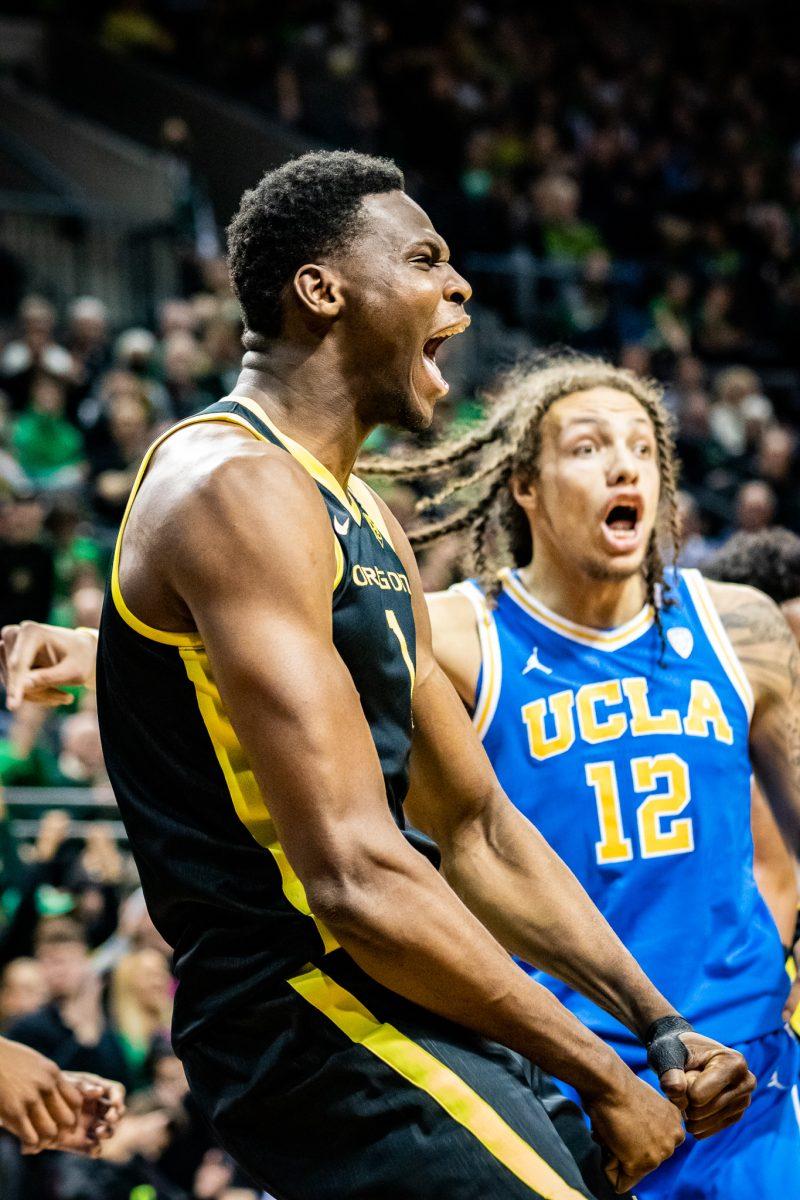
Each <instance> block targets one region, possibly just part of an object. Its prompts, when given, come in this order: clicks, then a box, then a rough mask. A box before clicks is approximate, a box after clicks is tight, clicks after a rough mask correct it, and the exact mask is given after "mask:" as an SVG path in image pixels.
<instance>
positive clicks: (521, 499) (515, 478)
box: [508, 475, 536, 519]
mask: <svg viewBox="0 0 800 1200" xmlns="http://www.w3.org/2000/svg"><path fill="white" fill-rule="evenodd" d="M508 486H509V488H510V489H511V495H512V496H513V497H514V499H515V500H516V502H517V504H518V505H519V506H520V508H521V509H524V511H525V512H526V513H527V515H528V518H529V519H530V518H531V517H533V516H534V514H535V513H536V481H535V479H527V478H525V477H524V476H522V475H512V476H511V482H510V483H509V485H508Z"/></svg>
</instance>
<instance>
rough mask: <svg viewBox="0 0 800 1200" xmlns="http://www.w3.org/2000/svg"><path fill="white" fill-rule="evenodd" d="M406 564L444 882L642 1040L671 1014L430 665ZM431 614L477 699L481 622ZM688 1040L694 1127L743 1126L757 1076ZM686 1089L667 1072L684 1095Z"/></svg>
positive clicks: (423, 811)
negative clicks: (506, 783) (517, 800)
mask: <svg viewBox="0 0 800 1200" xmlns="http://www.w3.org/2000/svg"><path fill="white" fill-rule="evenodd" d="M395 528H396V527H395ZM396 532H397V536H398V538H402V536H403V535H402V532H401V531H399V529H396ZM406 559H407V566H408V574H409V578H410V579H411V580H412V581H413V584H412V590H413V593H414V599H415V605H416V611H417V613H418V630H417V656H418V664H417V667H418V670H417V688H416V703H415V706H414V720H415V726H416V737H415V741H414V751H413V755H412V772H411V795H410V797H409V803H408V805H407V807H408V811H409V815H410V817H411V819H412V820H413V821H415V822H416V823H417V824H418V825H419V826H420V827H421V828H423V829H424V830H426V831H427V832H428V833H430V834H431V836H433V837H434V838H435V840H436V841H437V842H438V843H439V846H440V848H441V850H442V857H443V870H444V872H445V874H446V877H447V879H448V880H449V882H450V883H451V884H452V885H453V888H454V889H455V890H456V891H457V892H458V894H459V895H460V896H461V898H462V899H463V900H464V902H465V903H466V904H467V905H468V906H469V907H470V908H471V909H472V911H474V912H475V913H477V914H478V916H479V917H480V918H481V920H482V921H483V922H484V924H485V925H486V926H487V927H488V928H489V929H491V931H492V932H493V933H494V934H495V936H496V937H497V939H498V940H499V941H500V942H501V943H502V944H503V945H505V946H506V947H507V948H508V949H509V950H511V951H513V952H514V953H516V954H519V955H520V956H521V957H522V958H524V959H526V960H527V961H528V962H531V963H533V964H535V965H536V966H539V967H542V968H543V969H545V970H547V971H548V972H549V973H550V974H552V975H555V976H557V977H558V978H560V979H563V980H564V981H565V982H567V983H568V984H570V986H572V987H574V988H575V989H576V990H578V991H580V992H582V993H583V994H584V995H587V996H589V997H590V998H591V999H593V1000H595V1001H596V1002H597V1003H598V1004H600V1005H602V1006H603V1007H604V1008H606V1009H607V1010H608V1011H610V1012H612V1013H613V1014H614V1015H615V1016H616V1017H617V1018H618V1019H619V1020H621V1021H623V1022H624V1023H625V1024H626V1025H628V1027H629V1028H630V1029H632V1030H634V1031H635V1032H636V1033H637V1034H638V1035H639V1036H640V1037H641V1036H642V1035H643V1031H644V1030H645V1028H646V1026H647V1024H648V1023H649V1022H650V1021H651V1020H653V1019H655V1018H656V1017H658V1016H661V1015H663V1014H664V1013H667V1012H670V1011H672V1010H671V1009H670V1007H669V1005H668V1004H667V1002H666V1000H664V998H663V997H662V996H661V995H660V994H659V993H658V992H657V990H656V989H655V988H654V987H653V986H652V984H651V983H650V982H649V980H648V979H647V977H646V976H645V975H644V973H643V972H642V970H641V969H640V967H639V966H638V965H637V963H636V962H635V960H634V959H633V958H632V957H631V955H630V954H629V953H628V951H627V950H626V949H625V947H624V946H623V945H622V943H621V942H620V941H619V939H618V938H617V937H616V935H615V934H614V933H613V931H612V930H611V928H610V926H608V924H607V923H606V922H605V920H604V919H603V917H602V916H601V915H600V913H599V912H598V911H597V910H596V908H595V907H594V905H593V904H592V903H591V901H590V900H589V897H588V896H587V895H586V893H585V892H584V890H583V888H582V887H581V885H580V884H579V883H578V881H577V880H576V879H575V877H574V875H573V874H572V872H571V871H569V869H568V868H567V867H566V866H565V864H564V863H563V862H562V861H561V860H560V859H559V858H558V856H557V855H556V854H555V852H554V851H553V850H552V849H551V848H550V847H549V846H548V845H547V843H546V842H545V841H544V839H543V838H542V837H541V835H540V834H539V833H538V831H537V830H536V829H534V827H533V826H532V825H531V824H530V823H529V822H528V821H526V820H525V818H524V817H522V816H521V814H520V813H519V812H518V811H517V810H516V809H515V808H514V807H513V805H512V804H511V802H510V801H509V800H508V798H507V797H506V796H505V794H504V793H503V792H502V790H501V788H500V785H499V783H498V782H497V780H496V778H495V776H494V774H493V772H492V771H491V767H490V764H489V762H488V759H487V758H486V756H485V754H484V752H483V748H482V747H481V746H480V744H479V742H478V740H477V738H476V737H475V736H474V732H473V730H472V727H471V725H470V723H469V720H468V718H467V715H466V713H465V712H464V711H463V707H462V705H461V704H459V703H458V701H457V699H456V697H455V695H454V693H453V689H452V687H451V686H450V685H449V683H448V681H447V680H446V679H445V677H444V672H443V670H442V669H441V668H440V667H439V666H438V665H437V664H436V663H435V662H433V657H432V653H431V645H432V643H431V635H430V632H429V625H428V620H427V614H426V613H425V611H424V604H423V601H422V596H421V587H420V584H419V580H418V576H417V574H416V571H415V569H414V565H413V560H412V556H411V554H410V551H407V552H406ZM433 608H434V611H435V612H436V614H437V620H436V632H435V635H434V637H433V645H434V646H435V649H436V652H437V654H441V655H442V657H443V660H444V662H445V665H446V666H447V670H448V672H450V671H452V672H453V674H454V678H455V681H456V683H457V686H458V688H459V691H460V692H461V694H462V698H463V699H464V700H465V701H466V702H467V704H470V703H471V702H472V700H473V699H474V690H475V680H476V676H477V659H476V637H477V635H476V633H475V629H474V617H472V618H470V615H469V608H468V606H467V602H466V601H465V600H464V598H463V597H460V596H458V595H457V594H449V595H447V594H445V595H442V596H439V597H437V598H436V599H435V600H434V602H433ZM470 621H471V623H472V624H471V625H470ZM451 622H452V624H451ZM448 625H451V627H450V629H449V631H448V628H447V626H448ZM682 1039H683V1041H684V1043H685V1045H686V1046H687V1048H688V1049H689V1051H690V1057H689V1061H688V1066H689V1068H690V1074H691V1076H692V1078H691V1082H690V1084H689V1090H688V1097H689V1109H688V1118H689V1119H688V1121H687V1127H688V1128H689V1129H690V1130H691V1132H693V1133H695V1134H697V1135H700V1136H702V1135H704V1134H708V1133H711V1132H714V1131H715V1130H717V1129H720V1128H723V1127H724V1126H725V1125H726V1124H730V1123H732V1122H733V1121H734V1120H737V1119H738V1117H739V1116H740V1115H741V1113H742V1112H743V1111H744V1108H745V1107H746V1106H747V1104H748V1103H749V1096H750V1094H751V1092H752V1088H753V1086H754V1084H755V1080H754V1078H753V1076H752V1075H751V1074H750V1073H749V1072H748V1070H747V1066H746V1064H745V1062H744V1060H743V1059H742V1057H741V1055H738V1054H736V1053H735V1052H733V1051H730V1050H728V1049H727V1048H725V1047H722V1046H720V1045H719V1044H718V1043H716V1042H713V1041H712V1040H711V1039H708V1038H704V1037H702V1036H701V1035H699V1034H696V1033H692V1034H684V1035H682ZM694 1070H699V1071H700V1075H699V1076H695V1075H694V1073H693V1072H694ZM684 1083H685V1080H684V1079H680V1080H675V1079H674V1078H673V1077H671V1076H670V1077H667V1076H664V1077H662V1086H663V1087H664V1088H665V1090H666V1091H668V1092H669V1093H670V1094H673V1095H675V1096H676V1099H677V1098H678V1093H679V1091H680V1088H681V1087H683V1086H684Z"/></svg>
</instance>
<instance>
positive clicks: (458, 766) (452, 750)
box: [406, 663, 499, 850]
mask: <svg viewBox="0 0 800 1200" xmlns="http://www.w3.org/2000/svg"><path fill="white" fill-rule="evenodd" d="M498 789H499V784H498V783H497V779H496V777H495V774H494V772H493V770H492V767H491V764H490V762H489V759H488V758H487V756H486V752H485V751H484V749H483V746H482V745H481V743H480V741H479V740H478V737H477V735H476V733H475V730H474V728H473V726H472V723H471V721H470V719H469V716H468V715H467V712H466V710H465V708H464V706H463V704H462V703H461V701H460V699H459V698H458V695H457V693H456V691H455V689H454V688H453V685H452V684H451V683H450V681H449V679H448V678H447V676H446V675H445V674H444V672H443V671H442V669H441V667H439V666H438V665H437V664H436V663H433V664H432V666H431V668H430V670H429V671H428V672H427V673H426V676H425V678H424V682H423V683H422V684H421V685H420V686H419V687H418V688H417V689H416V691H415V698H414V740H413V743H412V748H411V763H410V771H409V793H408V798H407V800H406V812H407V814H408V816H409V818H410V819H411V820H412V821H413V822H414V824H415V825H417V826H419V828H420V829H422V830H423V831H424V832H425V833H428V834H430V836H431V837H433V838H434V839H435V840H436V841H437V842H438V843H439V845H440V846H441V847H442V849H443V850H445V849H446V846H447V843H448V842H449V841H452V840H453V839H454V837H455V836H456V835H457V833H458V831H459V830H460V829H462V828H463V827H464V826H465V825H468V824H470V823H471V822H474V821H476V820H479V819H480V818H481V817H482V815H483V814H484V812H485V810H486V808H487V805H488V803H489V801H490V799H491V798H492V797H494V796H495V795H496V793H497V791H498Z"/></svg>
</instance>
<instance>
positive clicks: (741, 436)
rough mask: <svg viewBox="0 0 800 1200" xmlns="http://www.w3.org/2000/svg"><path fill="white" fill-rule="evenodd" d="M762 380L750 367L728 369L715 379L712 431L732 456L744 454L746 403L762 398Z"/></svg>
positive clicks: (745, 445)
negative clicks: (755, 397)
mask: <svg viewBox="0 0 800 1200" xmlns="http://www.w3.org/2000/svg"><path fill="white" fill-rule="evenodd" d="M762 395H763V389H762V387H761V381H760V380H759V378H758V376H757V375H756V373H755V371H751V370H750V369H749V368H748V367H727V368H726V369H725V370H724V371H720V372H719V374H718V375H717V377H716V379H715V380H714V403H713V407H712V410H711V432H712V433H713V434H714V437H715V438H716V439H717V441H718V442H719V443H720V445H721V446H722V447H723V448H724V449H725V450H726V451H727V452H728V454H731V455H742V454H744V452H745V450H746V448H747V444H746V422H747V410H746V407H745V401H746V400H747V399H748V398H749V397H751V396H762Z"/></svg>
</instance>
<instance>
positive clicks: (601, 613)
mask: <svg viewBox="0 0 800 1200" xmlns="http://www.w3.org/2000/svg"><path fill="white" fill-rule="evenodd" d="M520 578H521V579H522V582H523V584H524V585H525V587H526V588H527V590H528V591H529V592H530V593H531V595H532V596H535V597H536V599H537V600H539V601H540V602H541V603H542V604H544V605H546V606H547V608H549V609H552V611H553V612H556V613H558V614H559V615H560V616H562V617H566V618H567V620H568V621H574V622H575V623H576V624H578V625H585V626H586V627H587V628H589V629H614V628H616V627H617V626H618V625H624V624H625V623H626V621H630V620H632V618H633V617H635V616H636V614H637V613H638V612H640V611H641V609H642V607H643V605H644V602H645V599H646V595H647V593H646V589H645V583H644V579H643V578H642V576H641V574H640V573H638V572H637V573H636V574H635V575H630V576H628V577H627V578H625V579H595V578H592V577H591V576H590V575H588V574H586V573H585V572H584V571H582V570H581V569H580V567H576V566H575V564H574V563H570V564H566V563H564V562H559V560H558V559H557V558H556V557H554V556H552V555H548V554H546V553H540V551H539V549H538V548H537V551H536V554H535V556H534V559H533V561H532V562H530V563H528V565H527V566H526V567H523V568H522V569H521V570H520Z"/></svg>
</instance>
